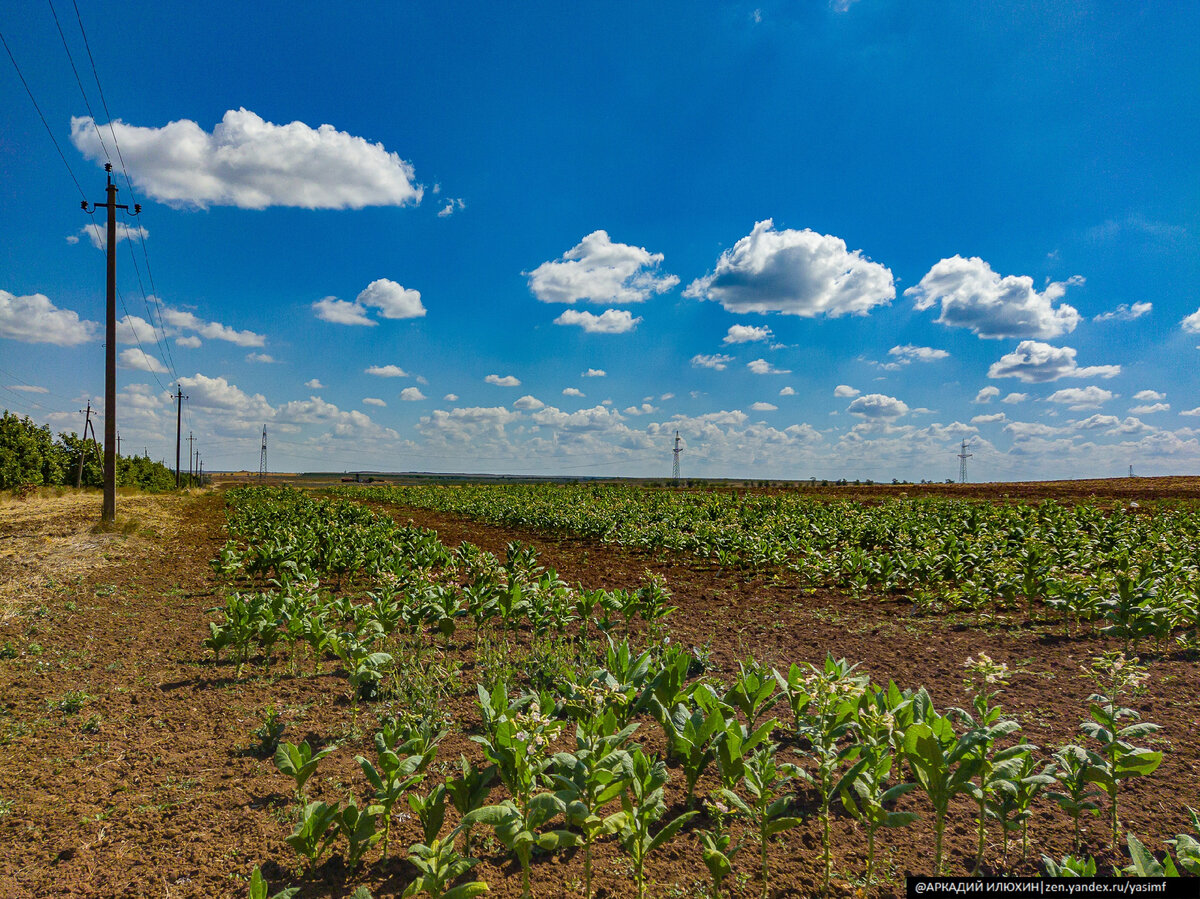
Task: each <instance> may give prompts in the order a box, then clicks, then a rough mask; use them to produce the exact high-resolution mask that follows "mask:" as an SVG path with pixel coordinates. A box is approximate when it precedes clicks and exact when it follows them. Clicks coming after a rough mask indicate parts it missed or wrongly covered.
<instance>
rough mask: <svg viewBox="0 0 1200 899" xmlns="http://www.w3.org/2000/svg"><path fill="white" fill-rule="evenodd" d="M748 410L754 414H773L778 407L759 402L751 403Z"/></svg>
mask: <svg viewBox="0 0 1200 899" xmlns="http://www.w3.org/2000/svg"><path fill="white" fill-rule="evenodd" d="M750 408H751V409H753V410H754V411H755V412H774V411H775V410H776V409H778V408H779V407H778V406H774V405H772V404H771V403H762V402H759V403H752V404H751V406H750Z"/></svg>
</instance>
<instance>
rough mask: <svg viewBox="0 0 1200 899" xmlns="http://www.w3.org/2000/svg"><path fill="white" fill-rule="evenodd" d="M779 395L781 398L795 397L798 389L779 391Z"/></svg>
mask: <svg viewBox="0 0 1200 899" xmlns="http://www.w3.org/2000/svg"><path fill="white" fill-rule="evenodd" d="M779 395H780V396H795V395H796V388H795V387H784V388H783V389H782V390H780V391H779Z"/></svg>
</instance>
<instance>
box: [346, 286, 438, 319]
mask: <svg viewBox="0 0 1200 899" xmlns="http://www.w3.org/2000/svg"><path fill="white" fill-rule="evenodd" d="M356 302H357V303H358V304H359V305H360V306H370V307H372V308H375V309H378V310H379V314H380V315H382V316H383V317H384V318H421V317H422V316H423V315H425V307H424V306H422V305H421V293H420V291H417V290H411V289H409V288H407V287H401V286H400V285H399V284H397V283H396V282H395V281H391V280H388V279H387V278H379V279H378V280H375V281H372V282H371V283H370V284H368V285H367V287H366V289H365V290H364V291H363V292H362V293H360V294H359V295H358V299H357V301H356Z"/></svg>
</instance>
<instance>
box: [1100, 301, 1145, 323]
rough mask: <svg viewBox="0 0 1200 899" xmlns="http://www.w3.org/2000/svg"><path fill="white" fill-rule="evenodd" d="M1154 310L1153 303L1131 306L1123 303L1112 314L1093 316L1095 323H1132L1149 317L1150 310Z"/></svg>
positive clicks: (1104, 313)
mask: <svg viewBox="0 0 1200 899" xmlns="http://www.w3.org/2000/svg"><path fill="white" fill-rule="evenodd" d="M1153 308H1154V305H1153V304H1152V303H1134V304H1133V305H1132V306H1130V305H1129V304H1128V303H1122V304H1121V305H1120V306H1118V307H1117V308H1116V309H1113V310H1112V311H1111V312H1101V313H1100V314H1099V315H1096V316H1093V318H1092V321H1094V322H1108V321H1118V322H1131V321H1133V320H1134V319H1135V318H1141V317H1142V316H1143V315H1149V314H1150V310H1151V309H1153Z"/></svg>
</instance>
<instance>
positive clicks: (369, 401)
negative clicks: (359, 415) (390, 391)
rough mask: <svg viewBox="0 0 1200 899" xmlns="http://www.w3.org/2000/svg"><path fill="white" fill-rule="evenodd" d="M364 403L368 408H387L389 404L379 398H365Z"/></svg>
mask: <svg viewBox="0 0 1200 899" xmlns="http://www.w3.org/2000/svg"><path fill="white" fill-rule="evenodd" d="M363 402H364V403H366V404H367V405H368V406H387V403H385V402H384V401H383V400H381V399H380V398H379V397H377V396H364V397H363Z"/></svg>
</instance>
